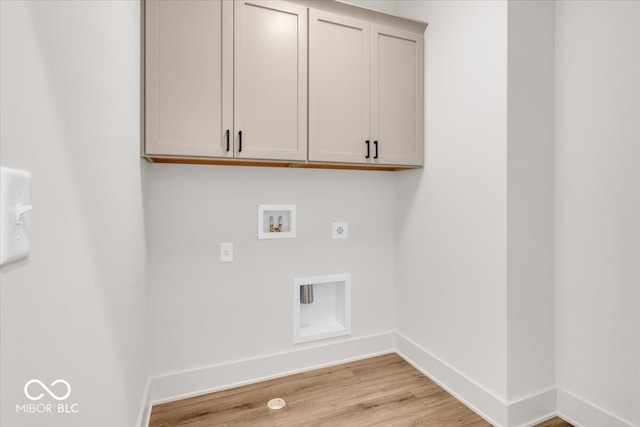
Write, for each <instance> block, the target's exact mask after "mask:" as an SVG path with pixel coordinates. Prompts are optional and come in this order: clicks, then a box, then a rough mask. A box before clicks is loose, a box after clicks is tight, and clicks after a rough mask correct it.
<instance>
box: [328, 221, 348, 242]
mask: <svg viewBox="0 0 640 427" xmlns="http://www.w3.org/2000/svg"><path fill="white" fill-rule="evenodd" d="M331 238H332V239H348V238H349V224H348V223H346V222H334V223H332V224H331Z"/></svg>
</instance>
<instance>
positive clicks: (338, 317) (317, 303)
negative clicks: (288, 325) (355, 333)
mask: <svg viewBox="0 0 640 427" xmlns="http://www.w3.org/2000/svg"><path fill="white" fill-rule="evenodd" d="M308 285H313V286H312V290H311V289H310V288H309V286H308ZM310 292H312V298H309V293H310ZM309 301H311V302H309ZM349 334H351V274H349V273H346V274H333V275H329V276H318V277H306V278H303V279H294V281H293V342H294V343H302V342H308V341H316V340H321V339H325V338H331V337H338V336H342V335H349Z"/></svg>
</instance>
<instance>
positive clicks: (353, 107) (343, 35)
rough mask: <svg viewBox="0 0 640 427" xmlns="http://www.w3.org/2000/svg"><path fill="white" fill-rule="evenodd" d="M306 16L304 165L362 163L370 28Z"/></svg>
mask: <svg viewBox="0 0 640 427" xmlns="http://www.w3.org/2000/svg"><path fill="white" fill-rule="evenodd" d="M309 13H310V15H309V25H310V27H309V160H310V161H329V162H349V163H366V162H367V160H366V158H365V154H366V145H365V140H368V139H369V132H370V128H369V124H370V89H369V83H370V40H371V36H370V24H369V23H368V22H365V21H360V20H357V19H352V18H348V17H345V16H340V15H335V14H331V13H327V12H321V11H316V10H311V11H310V12H309Z"/></svg>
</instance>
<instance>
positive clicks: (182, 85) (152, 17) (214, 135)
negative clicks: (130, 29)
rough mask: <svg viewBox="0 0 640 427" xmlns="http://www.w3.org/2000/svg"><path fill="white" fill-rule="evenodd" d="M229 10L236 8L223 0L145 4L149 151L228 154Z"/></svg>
mask: <svg viewBox="0 0 640 427" xmlns="http://www.w3.org/2000/svg"><path fill="white" fill-rule="evenodd" d="M223 8H224V9H228V10H231V11H232V9H231V8H230V7H229V6H228V5H224V2H223V1H220V0H217V1H208V2H203V1H189V0H186V1H184V0H183V1H175V0H162V1H157V0H148V1H147V2H146V3H145V78H146V80H145V106H146V108H145V152H146V154H148V155H149V154H151V155H153V154H157V155H178V156H180V155H185V156H209V157H218V156H224V155H226V151H225V149H226V147H225V146H224V145H223V135H224V131H225V130H226V128H230V125H231V118H230V114H231V111H227V112H226V114H225V117H224V121H226V122H228V123H224V122H223V112H224V108H223V85H225V84H226V85H230V84H231V82H230V79H231V75H230V74H229V70H230V67H228V68H227V69H223V64H222V57H223V46H224V44H223V38H222V37H223V28H222V26H223ZM224 42H225V43H227V45H226V47H225V48H224V49H229V46H232V41H231V40H230V39H227V40H224ZM227 108H228V109H229V110H230V106H229V107H227ZM227 116H229V117H227ZM229 155H232V153H229Z"/></svg>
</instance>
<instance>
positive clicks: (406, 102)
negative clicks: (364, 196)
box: [371, 25, 424, 165]
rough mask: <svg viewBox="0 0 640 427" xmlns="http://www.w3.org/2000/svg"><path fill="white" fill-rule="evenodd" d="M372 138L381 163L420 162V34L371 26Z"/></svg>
mask: <svg viewBox="0 0 640 427" xmlns="http://www.w3.org/2000/svg"><path fill="white" fill-rule="evenodd" d="M372 32H373V50H372V52H373V53H372V59H373V60H372V85H371V98H372V107H371V108H372V118H371V120H372V139H374V140H377V141H378V148H379V152H378V159H376V160H375V161H376V162H378V163H381V164H393V165H402V164H404V165H422V164H423V162H424V160H423V151H424V148H423V139H424V125H423V121H424V101H423V99H424V95H423V67H424V63H423V57H424V50H423V49H424V42H423V39H422V37H420V36H419V35H417V34H414V33H408V32H404V31H400V30H397V29H393V28H386V27H383V26H379V25H374V26H372Z"/></svg>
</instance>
